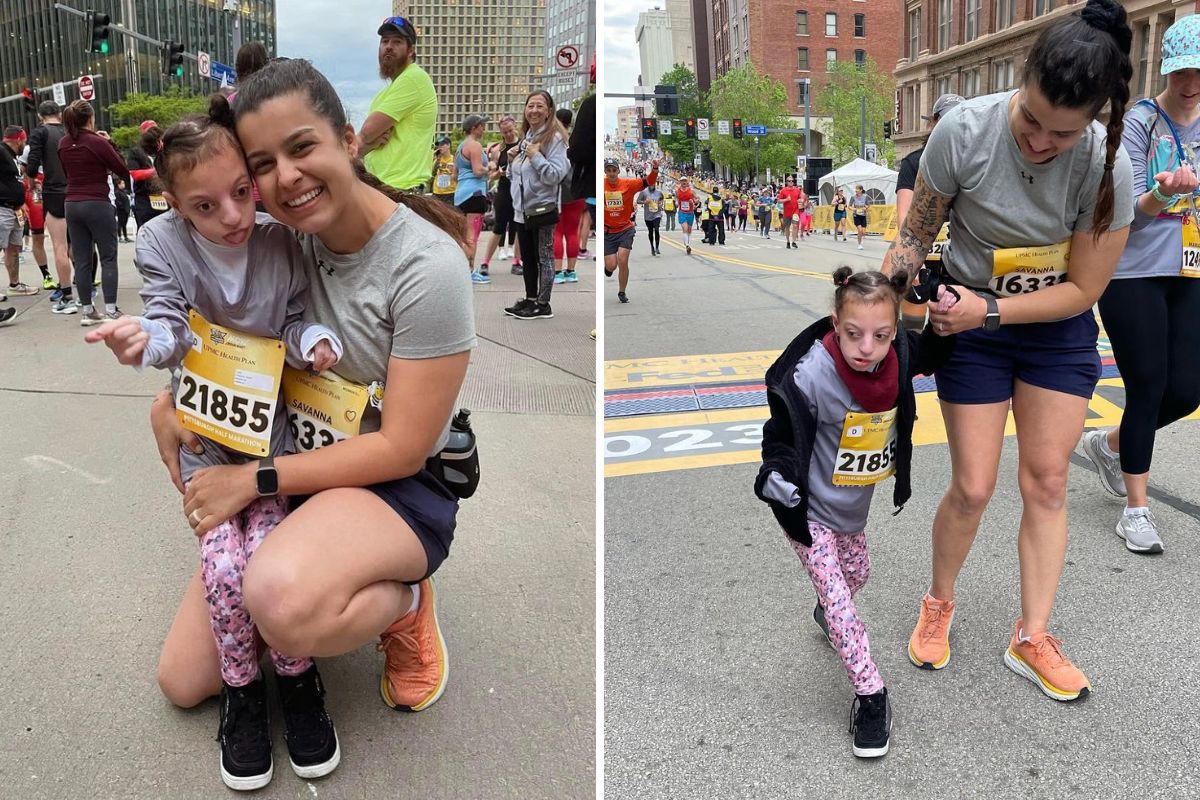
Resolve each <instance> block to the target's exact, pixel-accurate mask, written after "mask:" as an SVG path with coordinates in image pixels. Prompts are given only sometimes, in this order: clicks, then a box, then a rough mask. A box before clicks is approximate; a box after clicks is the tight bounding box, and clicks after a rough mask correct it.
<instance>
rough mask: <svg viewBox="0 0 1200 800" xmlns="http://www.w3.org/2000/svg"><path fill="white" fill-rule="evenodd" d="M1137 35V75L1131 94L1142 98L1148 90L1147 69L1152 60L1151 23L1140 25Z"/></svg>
mask: <svg viewBox="0 0 1200 800" xmlns="http://www.w3.org/2000/svg"><path fill="white" fill-rule="evenodd" d="M1136 35H1137V43H1138V45H1137V49H1138V62H1137V74H1136V75H1135V76H1134V78H1133V88H1132V90H1131V91H1130V94H1132V95H1133V96H1134V97H1140V96H1141V95H1142V94H1143V93H1144V92H1145V89H1146V67H1147V62H1148V61H1149V58H1150V23H1149V22H1146V23H1143V24H1142V25H1139V26H1138V29H1137V34H1136Z"/></svg>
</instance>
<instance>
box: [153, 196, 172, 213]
mask: <svg viewBox="0 0 1200 800" xmlns="http://www.w3.org/2000/svg"><path fill="white" fill-rule="evenodd" d="M150 207H151V208H153V209H154V210H155V211H166V210H167V209H168V208H170V207H171V206H170V204H168V203H167V198H165V197H163V196H162V195H161V194H152V195H150Z"/></svg>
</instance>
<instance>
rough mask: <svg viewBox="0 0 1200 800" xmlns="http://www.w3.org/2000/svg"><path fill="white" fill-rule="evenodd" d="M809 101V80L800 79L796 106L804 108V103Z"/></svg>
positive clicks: (797, 86)
mask: <svg viewBox="0 0 1200 800" xmlns="http://www.w3.org/2000/svg"><path fill="white" fill-rule="evenodd" d="M807 102H808V81H807V80H803V81H798V82H797V83H796V107H797V108H804V105H805V103H807Z"/></svg>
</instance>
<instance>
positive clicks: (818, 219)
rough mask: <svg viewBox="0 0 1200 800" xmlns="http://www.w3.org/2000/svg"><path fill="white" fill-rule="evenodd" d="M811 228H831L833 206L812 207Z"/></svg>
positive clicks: (817, 229) (824, 229) (816, 229)
mask: <svg viewBox="0 0 1200 800" xmlns="http://www.w3.org/2000/svg"><path fill="white" fill-rule="evenodd" d="M813 230H815V231H831V230H833V206H817V207H816V208H814V209H813Z"/></svg>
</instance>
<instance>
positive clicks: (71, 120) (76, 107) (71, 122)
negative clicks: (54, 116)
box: [62, 100, 96, 137]
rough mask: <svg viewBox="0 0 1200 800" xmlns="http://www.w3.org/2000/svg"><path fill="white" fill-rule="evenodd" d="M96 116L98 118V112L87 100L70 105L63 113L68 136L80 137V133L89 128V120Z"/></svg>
mask: <svg viewBox="0 0 1200 800" xmlns="http://www.w3.org/2000/svg"><path fill="white" fill-rule="evenodd" d="M94 116H96V111H95V109H93V108H92V104H91V103H89V102H88V101H86V100H76V101H75V102H73V103H71V104H70V105H68V106H67V107H66V108H64V109H63V112H62V121H63V127H64V128H66V130H67V135H68V136H71V137H77V136H79V134H80V132H81V131H83V129H84V128H86V127H87V124H88V120H90V119H91V118H92V117H94Z"/></svg>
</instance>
